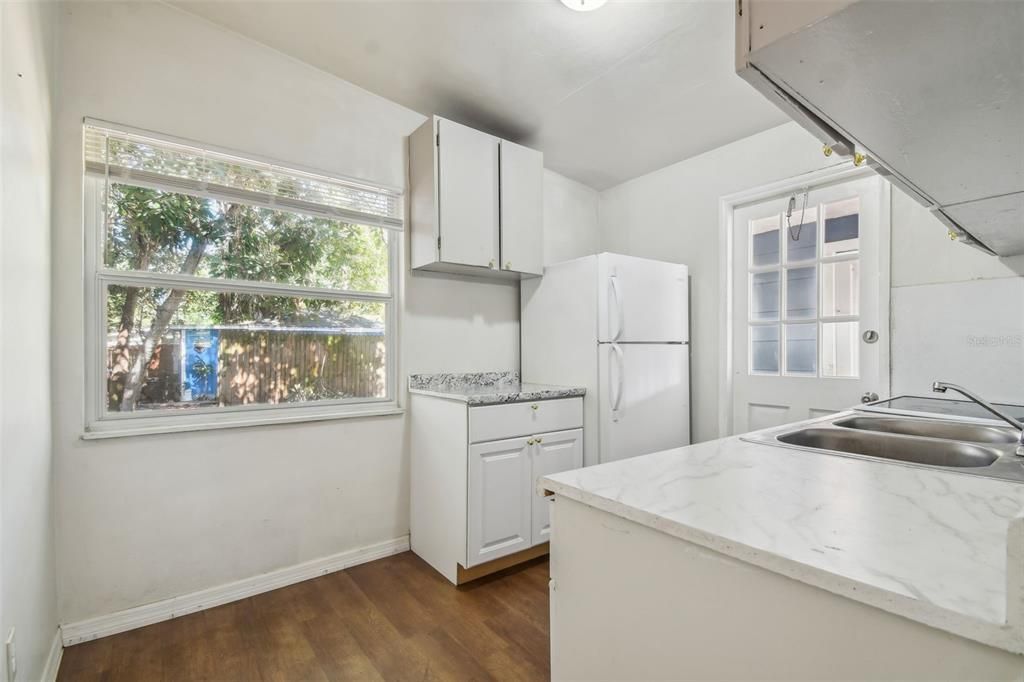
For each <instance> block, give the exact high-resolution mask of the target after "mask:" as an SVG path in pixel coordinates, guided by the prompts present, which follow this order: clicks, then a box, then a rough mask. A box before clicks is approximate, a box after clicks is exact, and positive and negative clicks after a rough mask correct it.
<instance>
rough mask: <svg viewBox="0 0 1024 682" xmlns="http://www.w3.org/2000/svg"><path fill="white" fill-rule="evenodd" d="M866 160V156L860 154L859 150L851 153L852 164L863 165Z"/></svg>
mask: <svg viewBox="0 0 1024 682" xmlns="http://www.w3.org/2000/svg"><path fill="white" fill-rule="evenodd" d="M867 160H868V157H866V156H865V155H864V154H862V153H860V152H854V153H853V165H854V166H863V165H864V162H865V161H867Z"/></svg>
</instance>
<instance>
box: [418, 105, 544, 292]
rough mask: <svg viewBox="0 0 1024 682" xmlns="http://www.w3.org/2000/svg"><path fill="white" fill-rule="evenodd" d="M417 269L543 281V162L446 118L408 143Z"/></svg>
mask: <svg viewBox="0 0 1024 682" xmlns="http://www.w3.org/2000/svg"><path fill="white" fill-rule="evenodd" d="M409 181H410V192H409V195H410V213H411V215H410V218H411V220H410V224H411V244H412V248H411V264H412V267H413V268H414V269H424V270H435V271H441V272H452V273H459V274H468V275H485V276H486V275H493V276H499V277H502V276H503V277H515V278H518V277H521V276H533V275H540V274H541V273H542V270H543V262H544V252H543V249H544V233H543V229H544V226H543V182H544V156H543V154H541V153H540V152H537V151H534V150H532V149H528V148H526V147H523V146H520V145H517V144H513V143H511V142H507V141H505V140H499V139H498V138H496V137H494V136H492V135H488V134H487V133H483V132H480V131H479V130H473V129H472V128H469V127H467V126H464V125H461V124H459V123H455V122H454V121H449V120H447V119H443V118H439V117H437V116H435V117H433V118H431V119H430V120H429V121H427V122H426V123H424V124H423V125H422V126H420V127H419V128H418V129H417V130H416V131H415V132H414V133H413V134H412V135H411V136H410V137H409Z"/></svg>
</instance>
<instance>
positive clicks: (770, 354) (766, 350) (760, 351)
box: [750, 325, 779, 374]
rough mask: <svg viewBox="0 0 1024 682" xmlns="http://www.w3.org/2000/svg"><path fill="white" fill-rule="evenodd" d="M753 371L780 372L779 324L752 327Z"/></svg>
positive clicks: (751, 365)
mask: <svg viewBox="0 0 1024 682" xmlns="http://www.w3.org/2000/svg"><path fill="white" fill-rule="evenodd" d="M750 371H751V373H769V374H778V373H779V327H778V325H768V326H764V327H762V326H757V327H751V328H750Z"/></svg>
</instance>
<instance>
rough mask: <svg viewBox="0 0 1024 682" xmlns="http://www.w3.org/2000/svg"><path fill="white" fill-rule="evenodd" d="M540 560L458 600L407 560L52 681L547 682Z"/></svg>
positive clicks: (288, 594) (200, 618)
mask: <svg viewBox="0 0 1024 682" xmlns="http://www.w3.org/2000/svg"><path fill="white" fill-rule="evenodd" d="M548 642H549V639H548V561H547V558H546V557H545V558H542V559H536V560H534V561H532V562H529V563H527V564H524V565H522V566H518V567H515V568H511V569H507V570H506V571H503V572H501V573H498V574H495V575H493V576H488V577H486V578H481V579H480V580H477V581H475V582H473V583H470V584H468V585H464V586H462V587H459V588H456V587H454V586H453V585H451V584H450V583H449V582H448V581H446V580H445V579H444V578H442V577H441V576H440V575H438V574H437V573H436V572H434V570H433V569H432V568H430V567H429V566H428V565H427V564H426V563H424V562H423V561H422V560H421V559H420V558H419V557H417V556H416V555H415V554H412V553H411V552H406V553H404V554H399V555H397V556H394V557H389V558H387V559H381V560H379V561H374V562H371V563H368V564H362V565H360V566H356V567H354V568H350V569H348V570H345V571H340V572H338V573H332V574H330V575H325V576H322V577H320V578H316V579H314V580H308V581H306V582H302V583H298V584H296V585H292V586H290V587H284V588H281V589H279V590H274V591H273V592H268V593H266V594H261V595H257V596H255V597H250V598H248V599H244V600H242V601H238V602H234V603H231V604H225V605H224V606H219V607H217V608H214V609H209V610H207V611H202V612H200V613H195V614H191V615H188V616H184V617H181V618H176V619H174V620H169V621H166V622H163V623H157V624H155V625H150V626H148V627H145V628H140V629H138V630H132V631H130V632H125V633H122V634H119V635H113V636H111V637H105V638H103V639H99V640H95V641H92V642H86V643H84V644H77V645H75V646H72V647H68V648H67V649H66V650H65V651H64V660H63V662H62V663H61V667H60V674H59V676H58V680H59V681H60V682H72V681H73V682H79V681H81V682H91V681H92V680H102V681H103V682H112V681H115V680H117V681H120V680H138V681H145V682H149V681H150V680H153V681H161V680H166V681H167V682H172V681H173V682H178V681H184V680H188V681H191V680H210V681H218V682H220V681H225V682H227V681H231V680H239V681H243V682H250V681H259V680H263V681H266V682H270V681H272V680H281V681H286V682H292V681H305V680H318V681H323V680H546V679H548V678H549V667H548V662H549V643H548Z"/></svg>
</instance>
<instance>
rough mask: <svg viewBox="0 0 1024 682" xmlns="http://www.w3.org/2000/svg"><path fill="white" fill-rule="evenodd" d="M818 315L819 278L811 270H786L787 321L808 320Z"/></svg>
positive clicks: (812, 269) (810, 268)
mask: <svg viewBox="0 0 1024 682" xmlns="http://www.w3.org/2000/svg"><path fill="white" fill-rule="evenodd" d="M817 315H818V278H817V273H816V272H815V270H814V266H813V265H812V266H811V267H809V268H795V269H793V270H786V319H796V320H806V319H808V318H814V317H816V316H817Z"/></svg>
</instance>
